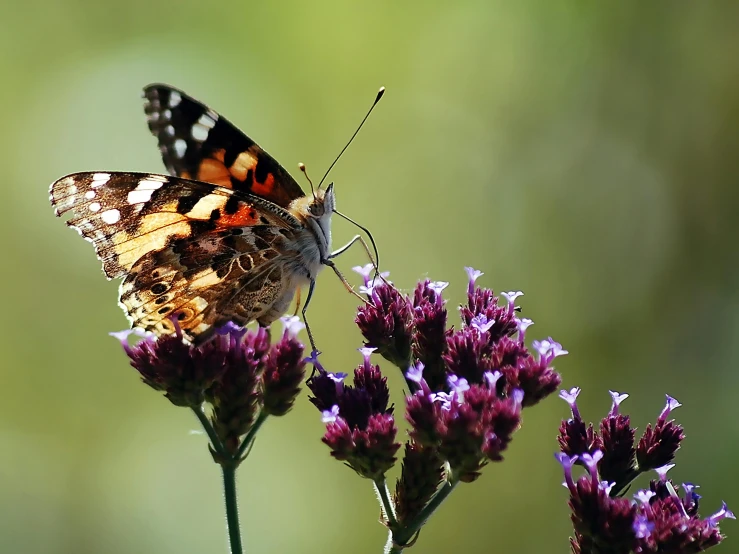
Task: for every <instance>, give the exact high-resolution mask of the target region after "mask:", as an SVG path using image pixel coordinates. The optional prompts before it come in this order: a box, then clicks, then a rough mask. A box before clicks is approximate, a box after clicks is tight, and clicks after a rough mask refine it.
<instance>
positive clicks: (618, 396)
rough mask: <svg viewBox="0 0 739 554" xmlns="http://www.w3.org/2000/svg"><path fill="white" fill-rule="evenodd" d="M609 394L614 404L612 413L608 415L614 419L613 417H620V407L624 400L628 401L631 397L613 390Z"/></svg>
mask: <svg viewBox="0 0 739 554" xmlns="http://www.w3.org/2000/svg"><path fill="white" fill-rule="evenodd" d="M608 394H610V395H611V398H612V399H613V404H611V411H610V413H609V414H608V415H610V416H611V417H613V416H616V415H618V407H619V405H620V404H621V402H623V401H624V400H626V399H627V398H628V397H629V395H628V394H626V393H624V394H620V393H618V392H616V391H613V390H609V391H608Z"/></svg>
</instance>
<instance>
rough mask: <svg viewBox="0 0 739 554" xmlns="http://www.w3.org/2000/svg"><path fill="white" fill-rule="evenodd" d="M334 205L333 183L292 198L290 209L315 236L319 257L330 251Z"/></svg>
mask: <svg viewBox="0 0 739 554" xmlns="http://www.w3.org/2000/svg"><path fill="white" fill-rule="evenodd" d="M335 207H336V197H335V196H334V184H333V183H331V184H330V185H329V186H328V187H326V188H325V189H320V188H319V189H316V190H315V191H314V192H313V194H309V195H307V196H303V197H302V198H298V199H297V200H294V201H293V203H292V204H291V205H290V211H291V212H292V213H293V215H295V216H297V217H298V218H299V219H300V220H301V221H302V222H303V224H304V225H305V226H306V227H308V228H309V229H310V230H311V231H312V232H313V234H314V235H315V237H316V242H317V243H318V246H319V249H320V253H321V257H326V256H328V255H329V254H330V252H331V216H332V215H333V213H334V208H335Z"/></svg>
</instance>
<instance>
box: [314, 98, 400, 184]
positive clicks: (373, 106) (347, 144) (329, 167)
mask: <svg viewBox="0 0 739 554" xmlns="http://www.w3.org/2000/svg"><path fill="white" fill-rule="evenodd" d="M383 94H385V87H380V90H379V91H377V96H376V97H375V101H374V102H372V106H371V107H370V109H369V111H368V112H367V115H365V116H364V119H362V122H361V123H360V124H359V127H357V130H356V131H354V134H353V135H352V138H350V139H349V142H347V143H346V146H344V148H342V149H341V152H339V155H338V156H336V159H335V160H334V161H333V163H332V164H331V165H330V166H328V169H327V170H326V173H325V174H324V175H323V178H322V179H321V182H320V183H318V188H319V189H320V188H321V185H322V184H323V182H324V181H325V180H326V177H328V174H329V173H331V170H332V169H333V168H334V166H335V165H336V162H338V161H339V158H341V155H342V154H343V153H344V152H345V151H346V149H347V148H349V145H350V144H351V143H352V141H353V140H354V137H356V136H357V133H359V130H360V129H361V128H362V125H364V122H365V121H367V118H368V117H369V115H370V114H371V113H372V110H374V109H375V106H377V103H378V102H379V101H380V98H382V95H383Z"/></svg>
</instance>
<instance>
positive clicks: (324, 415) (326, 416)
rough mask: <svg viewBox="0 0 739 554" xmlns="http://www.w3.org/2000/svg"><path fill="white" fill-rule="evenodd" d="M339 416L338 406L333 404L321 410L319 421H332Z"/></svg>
mask: <svg viewBox="0 0 739 554" xmlns="http://www.w3.org/2000/svg"><path fill="white" fill-rule="evenodd" d="M338 417H339V407H338V406H337V405H336V404H334V405H333V406H331V409H330V410H323V411H322V412H321V421H322V422H323V423H333V422H334V421H336V418H338Z"/></svg>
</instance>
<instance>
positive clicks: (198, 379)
mask: <svg viewBox="0 0 739 554" xmlns="http://www.w3.org/2000/svg"><path fill="white" fill-rule="evenodd" d="M175 329H176V333H175V334H174V335H165V336H162V337H159V338H155V337H154V336H153V335H148V336H145V338H143V339H142V340H141V341H139V342H138V343H137V344H135V345H133V346H130V345H129V344H128V337H129V336H130V335H131V334H137V333H135V332H133V331H121V332H119V333H111V335H112V336H114V337H115V338H117V339H118V340H119V341H120V342H121V346H122V347H123V349H124V350H125V352H126V354H127V355H128V357H129V358H130V360H131V365H132V366H133V367H134V368H135V369H136V370H137V371H138V372H139V373H140V374H141V379H142V380H143V381H144V383H146V384H147V385H149V386H150V387H152V388H153V389H154V390H158V391H163V392H164V393H165V394H164V395H165V396H166V397H167V398H168V399H169V400H170V402H172V403H173V404H174V405H175V406H188V407H192V408H199V407H200V406H201V404H202V403H203V401H204V400H205V391H206V390H207V389H208V388H209V387H211V386H212V385H213V383H214V382H215V381H216V380H217V379H219V378H220V377H221V375H222V374H223V373H224V372H225V371H226V368H227V362H228V360H229V349H230V348H231V347H232V345H231V342H230V341H229V340H228V339H223V338H222V337H215V338H214V339H213V340H211V341H208V342H206V343H205V344H203V345H202V346H200V347H194V346H192V345H191V344H187V343H185V342H184V341H183V339H182V332H181V330H180V327H179V325H178V324H177V322H176V321H175ZM139 336H140V335H139Z"/></svg>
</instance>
